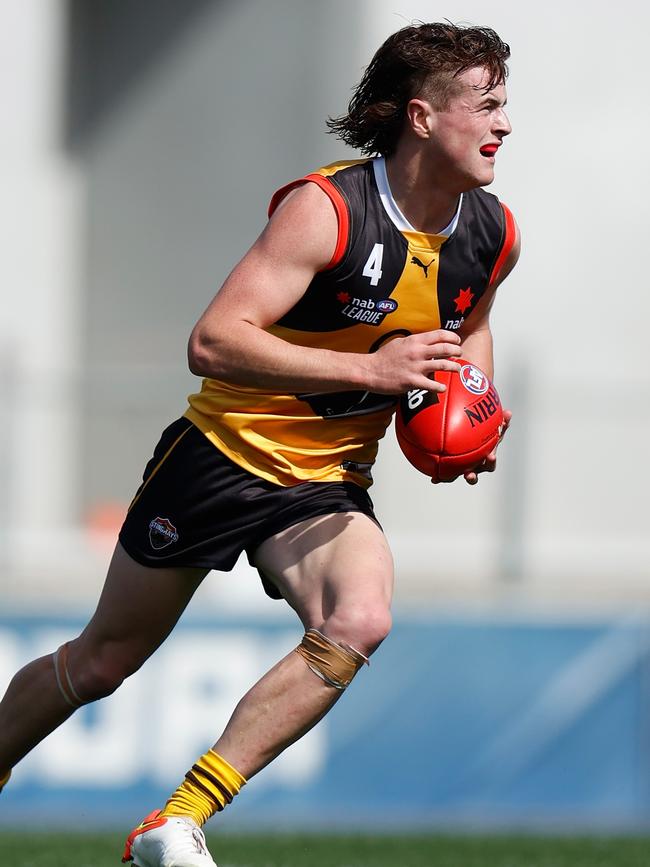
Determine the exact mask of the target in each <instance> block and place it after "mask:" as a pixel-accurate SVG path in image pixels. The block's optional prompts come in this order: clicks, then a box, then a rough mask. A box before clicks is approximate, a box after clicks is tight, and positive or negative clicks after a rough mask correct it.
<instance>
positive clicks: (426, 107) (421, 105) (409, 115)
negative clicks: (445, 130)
mask: <svg viewBox="0 0 650 867" xmlns="http://www.w3.org/2000/svg"><path fill="white" fill-rule="evenodd" d="M432 114H433V108H432V107H431V103H430V102H427V100H426V99H418V98H417V97H416V98H414V99H411V100H409V102H408V105H407V106H406V121H407V124H408V126H409V128H410V129H411V130H412V132H413V133H415V135H416V136H417V137H418V138H423V139H426V138H429V136H430V135H431V129H432V126H433V124H432V120H433V117H432Z"/></svg>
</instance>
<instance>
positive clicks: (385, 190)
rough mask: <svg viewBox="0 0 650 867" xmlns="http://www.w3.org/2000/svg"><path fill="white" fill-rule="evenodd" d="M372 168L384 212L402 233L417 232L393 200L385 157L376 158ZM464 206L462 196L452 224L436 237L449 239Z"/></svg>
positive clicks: (437, 233)
mask: <svg viewBox="0 0 650 867" xmlns="http://www.w3.org/2000/svg"><path fill="white" fill-rule="evenodd" d="M372 167H373V170H374V173H375V182H376V184H377V189H378V190H379V198H380V199H381V203H382V205H383V206H384V210H385V211H386V213H387V214H388V216H389V217H390V219H391V221H392V222H393V223H394V224H395V226H397V228H398V229H399V230H400V232H417V231H418V230H417V229H415V228H414V227H413V226H412V225H411V224H410V223H409V221H408V220H407V219H406V217H405V216H404V214H403V213H402V212H401V211H400V209H399V207H398V205H397V202H396V201H395V199H394V198H393V194H392V192H391V190H390V185H389V183H388V174H387V172H386V160H385V159H384V157H376V158H375V159H374V160H373V161H372ZM462 204H463V194H462V193H461V194H460V198H459V200H458V207H457V208H456V213H455V214H454V216H453V218H452V220H451V222H450V223H449V225H448V226H445V228H444V229H443V230H442V232H436V235H444V236H445V237H447V238H448V237H449V236H450V235H451V234H452V233H453V232H454V231H455V230H456V226H457V225H458V221H459V219H460V209H461V207H462Z"/></svg>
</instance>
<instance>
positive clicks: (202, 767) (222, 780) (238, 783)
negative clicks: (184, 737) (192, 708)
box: [162, 750, 246, 826]
mask: <svg viewBox="0 0 650 867" xmlns="http://www.w3.org/2000/svg"><path fill="white" fill-rule="evenodd" d="M245 782H246V780H245V779H244V777H242V775H241V774H240V773H239V771H236V770H235V769H234V768H233V766H232V765H229V764H228V762H227V761H226V760H225V759H222V758H221V756H220V755H218V754H217V753H215V752H214V750H208V752H207V753H205V755H203V756H201V758H200V759H199V760H198V762H197V763H196V764H195V765H192V768H191V770H189V771H188V772H187V773H186V774H185V780H184V782H183V783H181V785H180V786H179V787H178V788H177V789H176V791H175V792H174V794H173V795H172V796H171V798H170V799H169V800H168V801H167V803H166V804H165V807H164V809H163V811H162V815H163V816H191V818H192V819H194V821H195V822H196V824H197V825H199V826H201V825H205V823H206V822H207V821H208V819H209V818H210V816H214V814H215V813H217V812H219V811H220V810H223V808H224V807H225V806H226V805H227V804H229V803H230V802H231V801H232V799H233V798H234V797H235V795H236V794H237V793H238V792H239V790H240V789H241V787H242V786H243V785H244V783H245Z"/></svg>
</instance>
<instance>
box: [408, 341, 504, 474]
mask: <svg viewBox="0 0 650 867" xmlns="http://www.w3.org/2000/svg"><path fill="white" fill-rule="evenodd" d="M454 360H455V361H458V363H459V364H460V373H457V372H456V371H451V370H441V371H436V373H435V376H434V379H435V380H436V382H441V383H444V384H445V385H446V386H447V390H446V391H443V392H433V391H426V390H424V389H414V390H413V391H409V392H407V393H406V394H404V395H402V397H401V398H400V400H399V404H398V407H397V416H396V419H395V430H396V433H397V441H398V442H399V444H400V447H401V449H402V451H403V452H404V454H405V456H406V457H407V458H408V460H409V461H410V463H412V464H413V466H414V467H416V468H417V469H418V470H420V472H422V473H424V474H425V475H427V476H430V477H431V478H432V479H433V480H434V481H436V482H450V481H452V480H453V479H455V478H457V477H458V476H461V475H462V474H463V473H465V472H467V471H468V470H472V469H474V467H476V466H477V465H478V464H480V463H481V461H482V460H483V459H484V458H486V457H487V456H488V455H489V454H490V452H491V451H492V450H493V449H494V447H495V446H496V444H497V443H498V442H499V436H500V435H501V431H502V427H503V421H504V419H503V408H502V406H501V401H500V399H499V395H498V393H497V390H496V388H495V387H494V385H493V384H492V383H491V382H490V380H489V379H488V378H487V376H486V375H485V374H484V373H483V371H482V370H480V369H479V368H478V367H477V366H476V365H475V364H470V362H469V361H465V360H464V359H462V358H458V359H454Z"/></svg>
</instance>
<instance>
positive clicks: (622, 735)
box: [0, 0, 650, 830]
mask: <svg viewBox="0 0 650 867" xmlns="http://www.w3.org/2000/svg"><path fill="white" fill-rule="evenodd" d="M616 8H617V10H618V11H617V13H616V16H617V17H616V21H615V22H614V24H615V26H614V24H613V22H612V20H611V19H610V18H609V14H610V13H609V11H608V10H609V9H610V6H609V5H607V4H601V3H589V4H587V3H581V2H576V3H574V4H561V3H559V2H557V0H553V2H551V3H550V4H545V5H544V7H543V8H541V9H540V10H537V11H533V10H531V9H530V8H528V7H526V6H525V4H520V5H519V6H515V5H514V4H512V3H510V2H508V0H495V2H494V3H492V4H490V5H489V7H486V6H485V5H484V4H479V3H477V2H475V0H468V2H458V0H450V2H448V3H446V4H431V3H426V4H425V3H422V2H416V0H406V2H403V3H401V4H400V5H396V4H395V3H393V2H389V0H372V2H371V0H358V2H356V3H349V2H343V0H323V2H319V3H316V2H311V3H309V2H308V3H303V2H299V0H270V2H263V0H237V2H235V0H185V2H180V0H131V2H129V3H114V2H111V0H93V2H91V3H88V2H85V0H68V2H64V0H21V2H20V3H10V2H4V3H1V4H0V44H1V46H2V50H1V51H0V71H1V73H2V74H1V75H0V89H1V90H2V92H3V94H4V98H3V105H4V119H3V148H2V159H1V160H0V175H1V177H2V190H3V195H2V206H1V208H0V221H1V226H2V237H3V256H2V258H1V259H0V271H1V273H2V299H3V300H2V316H0V600H1V602H0V688H3V687H4V685H5V684H6V683H7V682H8V681H9V679H10V678H11V676H12V675H13V673H14V671H15V670H16V669H17V668H18V667H19V666H20V665H21V664H22V663H23V662H24V661H26V660H27V659H29V658H32V657H33V656H35V655H37V654H39V653H41V652H46V651H48V650H50V649H52V648H54V647H56V646H57V642H60V641H61V640H65V638H67V637H69V636H70V635H71V634H72V633H73V632H74V630H76V629H78V628H79V627H81V626H82V625H83V623H84V622H85V618H86V617H87V616H88V614H89V613H90V612H91V611H92V609H93V606H94V602H95V600H96V597H97V594H98V591H99V589H100V587H101V582H102V579H103V575H104V571H105V568H106V565H107V561H108V558H109V556H110V552H111V549H112V546H113V544H114V538H115V532H116V529H117V527H118V526H119V521H120V519H121V516H122V514H123V513H124V509H125V506H126V503H127V502H128V501H129V499H130V497H131V495H132V493H133V491H134V490H135V488H136V487H137V483H138V480H139V478H140V474H141V472H142V469H143V467H144V463H145V462H146V460H147V458H148V456H149V454H150V452H151V449H152V448H153V445H154V443H155V442H156V440H157V437H158V435H159V433H160V430H161V429H162V427H163V426H164V425H165V424H167V423H168V422H169V421H170V420H172V419H173V418H175V417H176V416H178V415H180V414H181V413H182V412H183V409H184V402H185V397H186V395H187V394H188V393H189V392H190V391H193V390H195V389H196V388H197V387H198V382H197V381H196V380H195V379H194V378H193V377H192V376H191V375H190V374H189V373H188V371H187V369H186V364H185V345H186V340H187V336H188V334H189V331H190V329H191V327H192V325H193V323H194V321H195V320H196V319H197V317H198V316H199V314H200V313H201V312H202V310H203V309H204V307H205V306H206V304H207V303H208V301H209V299H210V297H211V295H212V294H213V292H214V291H215V290H216V289H217V288H218V286H219V285H220V284H221V282H222V280H223V279H224V277H225V276H226V274H227V273H228V271H229V270H230V268H231V267H232V265H233V264H234V263H235V261H236V260H237V259H238V258H239V257H240V256H241V254H242V253H243V252H244V251H245V250H246V248H247V247H248V245H249V244H250V243H251V242H252V240H253V239H254V237H255V236H256V234H257V233H258V232H259V230H260V229H261V227H262V226H263V224H264V219H265V209H266V204H267V202H268V199H269V197H270V195H271V194H272V192H273V191H274V190H275V189H276V188H277V187H278V186H280V185H281V184H283V183H284V182H286V181H288V180H290V179H292V178H294V177H297V176H300V175H302V174H303V173H305V172H306V171H308V170H309V169H311V168H313V167H316V166H318V165H322V164H324V163H326V162H331V161H333V160H335V159H337V158H341V157H343V158H344V157H346V156H351V154H348V153H346V149H345V148H344V147H343V146H341V145H340V144H339V143H337V142H336V141H334V140H333V139H331V138H328V137H327V136H326V135H325V134H324V120H325V118H326V117H327V116H328V115H334V114H338V113H340V112H342V111H343V110H344V109H345V106H346V105H347V101H348V99H349V95H350V89H351V87H352V86H353V85H354V84H355V83H356V82H357V81H358V80H359V77H360V74H361V70H362V68H363V66H364V65H365V63H367V62H368V60H369V58H370V56H371V54H372V52H373V51H374V50H375V49H376V47H377V46H378V45H379V43H380V42H381V41H382V40H383V39H384V38H385V36H386V35H388V33H390V32H392V31H393V30H395V29H397V28H398V27H400V26H403V25H404V24H406V23H409V22H410V21H412V20H413V19H422V20H437V19H440V18H443V17H448V18H449V19H451V20H453V21H463V20H464V21H471V22H473V23H479V24H488V25H490V26H493V27H494V28H495V29H497V31H498V32H499V33H500V35H501V36H502V37H503V38H504V39H505V40H506V41H508V42H510V43H511V45H512V47H513V58H512V62H511V70H512V77H511V81H510V84H509V95H510V116H511V120H512V122H513V125H514V129H515V133H514V134H513V136H512V137H511V139H510V140H508V142H507V145H506V147H505V148H504V150H503V153H502V154H501V155H500V157H499V165H498V172H497V181H496V183H495V184H494V187H493V191H494V192H496V193H498V194H499V195H500V197H501V198H502V199H503V200H504V201H506V202H507V203H508V204H509V205H510V206H511V208H512V209H513V211H514V212H515V214H516V216H517V218H518V220H519V223H520V225H521V228H522V233H523V237H524V245H525V246H524V253H523V256H522V260H521V263H520V265H519V268H518V269H517V271H516V272H515V274H514V275H513V276H512V277H511V278H510V279H509V280H508V281H507V283H506V284H505V285H504V286H503V288H502V289H501V290H500V292H499V295H500V298H499V300H498V302H497V305H496V308H495V315H494V330H495V334H496V361H497V374H496V382H497V385H498V386H499V388H500V390H501V393H502V396H503V397H504V400H505V403H506V404H507V405H509V406H511V407H512V409H513V410H514V412H515V420H514V423H513V427H512V430H511V432H510V433H509V434H508V441H507V443H506V444H505V445H504V447H503V449H502V453H501V457H500V467H499V472H498V473H497V474H495V475H494V476H493V477H490V478H487V479H484V480H482V482H481V484H480V485H479V487H478V488H477V489H470V488H469V487H467V486H463V485H462V484H456V485H452V486H446V487H442V486H441V487H438V488H432V487H431V486H430V485H429V483H428V481H427V480H426V479H425V478H424V477H419V476H418V475H417V473H416V472H415V471H412V470H411V469H410V468H409V467H408V466H407V465H406V464H405V462H404V460H403V459H402V458H401V456H400V455H399V453H398V451H397V449H396V446H395V443H394V440H393V437H392V436H389V437H387V439H386V441H385V442H384V443H383V445H382V448H381V452H380V461H379V464H378V467H377V472H376V482H375V486H374V488H373V494H374V499H375V503H376V506H377V509H378V514H379V515H380V517H381V518H382V521H383V523H384V526H385V528H386V531H387V533H388V535H389V538H390V539H391V540H392V544H393V548H394V551H395V557H396V562H397V593H396V605H395V609H396V627H395V633H394V636H393V637H391V639H390V640H389V641H388V642H387V643H386V644H385V646H384V647H382V648H381V650H380V651H379V652H378V654H377V655H376V657H375V658H373V664H372V667H371V669H370V671H369V672H366V673H364V674H363V675H362V676H361V677H360V678H359V679H358V681H357V682H356V683H355V687H354V689H353V690H351V691H350V694H349V695H348V696H346V698H345V701H344V702H342V703H341V704H340V705H339V706H338V707H337V708H336V710H335V711H334V713H333V714H332V715H331V716H330V717H328V718H327V719H326V721H325V722H324V723H323V724H321V726H320V727H319V728H317V729H316V730H315V731H314V732H313V733H311V734H310V735H309V736H308V737H307V738H305V739H304V740H303V741H302V742H301V743H299V744H298V745H296V746H295V747H294V748H292V749H291V750H289V751H288V752H287V753H286V754H285V756H284V757H283V758H282V759H281V760H279V761H278V762H277V763H276V764H274V765H272V766H271V767H270V768H268V769H267V770H266V771H264V772H263V773H262V774H261V775H260V777H259V778H258V781H257V782H256V783H255V784H254V785H251V786H250V787H248V788H247V789H246V790H244V793H243V794H242V796H241V801H240V803H239V804H238V805H237V808H236V809H233V810H232V812H231V813H230V814H229V815H227V814H226V815H225V816H224V819H223V822H224V824H226V825H227V826H231V827H252V826H255V827H260V826H263V825H266V826H273V827H276V828H277V827H279V826H283V825H286V826H296V825H297V826H300V827H301V828H311V827H313V828H317V827H319V826H322V825H324V824H326V825H327V826H328V827H332V826H339V827H342V828H343V827H348V828H349V827H382V828H386V827H396V828H413V827H420V828H428V827H440V826H445V827H452V826H454V827H469V828H496V827H504V826H513V825H516V826H518V827H527V828H532V827H536V828H540V827H541V828H558V827H561V828H575V827H580V828H584V829H587V830H590V829H598V830H602V829H603V828H607V827H611V828H632V829H639V828H642V827H646V826H647V825H648V824H649V819H650V587H649V584H648V577H649V576H648V567H649V565H650V564H649V556H648V549H649V544H648V532H647V516H648V508H647V496H648V493H647V492H648V481H649V479H648V472H647V466H646V464H647V460H646V451H647V445H644V444H647V442H648V435H649V433H650V430H649V427H650V425H649V422H650V411H649V409H648V407H649V406H650V383H649V379H648V367H647V362H646V361H645V359H644V358H642V346H643V345H644V338H645V334H644V331H645V328H646V317H647V316H648V314H649V313H650V301H649V298H650V295H649V294H648V292H647V289H646V286H645V283H646V282H647V275H646V263H645V258H646V250H645V247H646V240H645V236H646V226H647V216H648V215H647V211H648V190H647V186H648V181H647V173H646V171H645V164H646V160H647V157H646V151H647V141H648V133H649V132H650V124H649V123H648V116H647V111H646V108H645V105H646V102H647V93H646V91H647V84H646V83H645V67H644V61H643V57H644V50H645V49H644V41H643V40H644V33H645V32H646V31H647V25H648V17H649V13H648V8H647V6H645V5H642V4H641V3H634V2H629V0H627V2H623V3H621V4H617V7H616ZM623 30H624V31H625V32H624V35H623V32H622V31H623ZM643 355H645V353H643ZM125 616H128V612H126V613H125ZM298 636H299V629H298V626H297V624H296V623H295V622H294V620H293V618H292V616H291V614H290V613H289V612H288V611H287V610H286V609H285V608H283V607H282V606H281V605H280V604H279V603H273V602H271V601H270V600H268V599H266V598H265V597H264V595H263V594H262V592H261V590H260V588H259V587H258V582H257V578H256V576H255V575H254V574H253V573H252V572H251V570H250V569H249V568H248V567H247V566H245V565H243V564H240V565H238V567H237V568H236V569H235V570H234V572H233V573H232V574H230V575H211V576H210V577H209V578H208V580H206V582H205V584H204V587H203V588H202V589H201V590H200V591H199V593H198V595H197V597H196V599H195V600H194V602H193V604H192V606H191V607H190V609H189V610H188V612H187V613H186V615H185V617H184V619H183V621H182V624H181V626H180V627H179V629H178V630H177V632H176V633H175V634H174V636H173V637H172V638H171V639H170V641H169V642H168V644H167V645H166V646H165V647H164V648H163V649H162V650H161V651H160V653H159V654H158V655H157V656H156V657H155V658H154V659H152V660H151V661H150V662H149V663H148V664H147V665H146V666H145V668H144V669H143V671H142V672H141V673H139V674H138V675H137V676H136V677H134V678H133V679H132V680H131V681H130V682H129V683H127V684H126V685H125V687H124V688H123V689H122V690H121V691H120V692H119V693H117V694H116V695H115V696H114V697H112V698H111V699H110V700H107V701H105V702H103V703H101V704H99V705H97V706H93V707H91V708H88V709H86V710H85V711H84V712H83V713H81V714H79V715H78V716H77V717H75V718H74V719H73V720H72V721H71V722H70V723H69V724H67V725H66V726H65V727H64V728H62V729H61V730H60V731H59V732H58V733H57V734H56V735H55V736H54V737H52V738H51V739H49V740H48V741H47V743H45V744H44V745H43V746H42V747H41V748H39V749H38V750H37V751H35V752H34V753H33V755H32V756H30V757H29V759H28V760H26V761H25V762H24V763H23V764H22V765H21V766H20V767H19V768H18V769H17V771H16V774H15V779H14V780H13V781H12V784H11V786H10V787H9V788H8V789H7V791H6V794H5V795H3V803H2V810H1V811H0V823H3V824H11V825H13V826H20V825H22V824H25V825H27V824H29V825H30V826H31V827H34V824H35V823H36V824H38V825H45V824H48V823H52V822H54V821H55V820H56V819H57V818H59V817H60V816H65V817H67V819H68V820H71V821H76V819H77V818H78V817H79V816H83V817H84V819H86V820H87V821H89V822H92V821H94V820H98V818H99V817H100V816H101V817H102V820H103V822H104V823H106V822H109V823H111V822H113V823H115V824H118V823H122V822H126V823H127V824H128V822H132V821H133V820H134V819H136V818H138V817H139V816H140V814H141V813H142V812H143V810H145V809H146V810H148V809H149V808H152V807H154V806H155V805H156V804H158V803H159V802H160V801H161V799H162V798H163V797H164V795H165V793H166V792H167V791H168V790H169V788H170V787H172V786H173V785H175V784H176V782H177V780H178V778H179V774H181V773H182V772H184V770H185V767H186V766H187V765H188V763H189V762H190V761H191V760H192V759H193V758H194V757H195V755H196V754H198V753H200V752H202V751H203V750H204V749H205V747H206V745H208V744H210V743H211V742H212V740H213V738H214V735H215V734H216V733H217V732H218V730H219V728H220V726H221V725H222V724H223V723H224V722H225V719H226V717H227V715H228V714H229V712H230V710H231V709H232V707H233V705H234V703H235V701H236V700H237V698H238V697H239V696H240V694H241V692H242V691H243V689H244V688H246V687H247V686H248V685H249V683H251V682H252V681H253V680H254V679H255V678H256V677H257V676H258V675H259V674H260V673H261V672H262V671H264V670H265V669H266V668H267V667H268V665H269V664H270V662H271V661H273V660H275V659H276V658H277V656H279V654H280V653H281V652H282V651H283V649H285V648H289V647H291V646H293V645H294V644H295V642H296V640H297V637H298ZM206 647H207V648H210V649H211V657H212V659H214V660H215V661H218V664H216V665H215V666H214V667H212V666H210V665H209V664H208V665H206V659H205V656H206V654H205V649H206Z"/></svg>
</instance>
